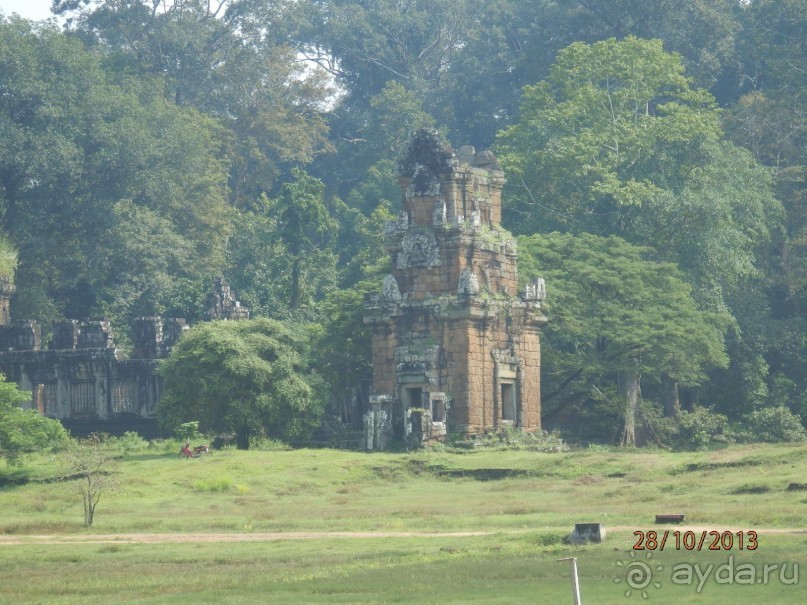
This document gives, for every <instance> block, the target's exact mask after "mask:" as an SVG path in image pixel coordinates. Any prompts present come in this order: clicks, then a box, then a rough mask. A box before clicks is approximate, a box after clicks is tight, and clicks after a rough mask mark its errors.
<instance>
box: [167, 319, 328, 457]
mask: <svg viewBox="0 0 807 605" xmlns="http://www.w3.org/2000/svg"><path fill="white" fill-rule="evenodd" d="M305 351H306V344H305V341H304V335H303V334H301V333H296V332H293V331H292V330H291V329H289V328H287V327H286V326H284V325H283V324H281V323H279V322H277V321H273V320H270V319H255V320H248V321H244V320H242V321H214V322H208V323H204V324H200V325H197V326H194V327H193V328H191V330H190V331H188V332H187V333H186V334H184V335H183V337H182V338H181V339H180V341H179V343H177V345H176V347H175V348H174V350H173V351H172V354H171V356H170V357H169V358H168V359H166V360H165V361H164V362H163V363H162V365H161V367H160V373H161V375H162V376H163V378H164V380H165V389H164V393H163V397H162V398H161V400H160V405H159V408H158V416H159V419H160V423H161V424H162V425H163V426H164V427H166V428H167V429H170V430H176V428H177V427H178V426H179V425H180V424H182V423H183V422H189V421H190V419H191V418H193V419H197V420H198V421H199V427H200V429H201V430H202V431H205V432H227V431H232V432H235V434H236V441H237V444H238V447H240V448H243V449H246V448H248V447H249V444H250V438H251V437H252V436H253V435H260V434H261V432H262V431H266V433H267V434H268V436H270V437H274V438H279V439H300V438H303V437H304V436H305V435H306V434H307V433H308V432H309V431H310V430H312V428H313V427H314V426H316V423H317V422H318V421H319V417H320V414H321V411H322V399H321V394H320V393H319V392H318V390H317V389H315V386H316V383H317V377H316V375H314V374H311V375H306V367H305V360H304V353H305Z"/></svg>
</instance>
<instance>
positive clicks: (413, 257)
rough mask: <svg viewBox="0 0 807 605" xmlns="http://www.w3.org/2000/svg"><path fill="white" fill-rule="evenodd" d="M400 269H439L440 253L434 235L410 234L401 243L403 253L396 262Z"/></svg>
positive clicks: (428, 233) (416, 232) (424, 233)
mask: <svg viewBox="0 0 807 605" xmlns="http://www.w3.org/2000/svg"><path fill="white" fill-rule="evenodd" d="M396 266H397V268H398V269H407V268H409V267H439V266H440V253H439V250H438V248H437V240H436V239H435V237H434V233H431V232H428V231H426V232H423V231H415V232H412V233H408V234H407V235H406V236H405V237H404V239H403V241H402V242H401V251H400V252H399V253H398V258H397V260H396Z"/></svg>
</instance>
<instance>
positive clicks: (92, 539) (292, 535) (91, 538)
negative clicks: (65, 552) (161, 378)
mask: <svg viewBox="0 0 807 605" xmlns="http://www.w3.org/2000/svg"><path fill="white" fill-rule="evenodd" d="M492 533H493V532H488V531H458V532H426V533H424V532H407V531H394V532H391V531H383V532H369V531H368V532H360V531H359V532H356V531H351V532H340V531H335V532H272V533H257V532H256V533H242V534H235V533H233V534H222V533H217V534H198V533H187V534H184V533H183V534H179V533H175V534H72V535H61V536H53V535H51V536H40V535H14V536H7V535H0V544H2V545H20V544H178V543H186V542H199V543H204V542H276V541H279V540H328V539H344V538H347V539H369V538H468V537H474V536H488V535H491V534H492Z"/></svg>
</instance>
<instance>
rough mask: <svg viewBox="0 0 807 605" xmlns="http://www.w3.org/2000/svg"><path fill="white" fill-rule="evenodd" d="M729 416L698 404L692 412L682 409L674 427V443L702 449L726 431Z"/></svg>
mask: <svg viewBox="0 0 807 605" xmlns="http://www.w3.org/2000/svg"><path fill="white" fill-rule="evenodd" d="M727 428H728V418H726V417H725V416H724V415H723V414H718V413H717V412H714V411H713V410H712V408H704V407H701V406H698V405H696V406H695V407H694V408H693V409H692V411H691V412H687V411H686V410H681V411H680V412H679V413H678V416H677V417H676V422H675V426H674V429H673V437H672V438H673V443H674V445H675V447H676V448H677V449H683V450H692V449H702V448H704V447H706V446H707V445H709V443H710V442H711V441H713V440H715V438H716V437H718V436H719V435H722V434H724V433H725V431H726V429H727Z"/></svg>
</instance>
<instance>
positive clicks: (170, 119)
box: [0, 20, 228, 320]
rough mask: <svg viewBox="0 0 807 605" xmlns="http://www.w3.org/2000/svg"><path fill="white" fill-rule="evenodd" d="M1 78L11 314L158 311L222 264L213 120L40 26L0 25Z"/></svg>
mask: <svg viewBox="0 0 807 605" xmlns="http://www.w3.org/2000/svg"><path fill="white" fill-rule="evenodd" d="M0 74H2V80H3V95H2V99H3V102H2V103H0V121H2V123H3V124H4V128H3V139H4V144H3V146H2V149H0V174H2V175H3V177H2V181H3V185H2V187H0V211H1V213H2V214H1V216H2V219H1V220H0V223H2V227H3V229H4V232H5V233H6V234H7V236H8V238H9V240H10V241H11V242H12V243H13V244H14V245H15V247H16V248H17V249H18V251H19V258H20V266H19V268H18V271H17V285H18V287H19V290H20V292H21V293H23V297H24V303H25V305H24V306H23V305H22V304H18V305H17V306H16V308H17V311H16V312H20V311H23V310H24V312H25V314H26V315H27V316H28V317H32V318H36V319H45V320H51V319H57V318H59V317H60V316H63V315H67V316H71V317H86V316H91V315H94V314H107V315H109V316H110V317H111V318H112V319H123V320H128V319H130V318H131V316H132V315H144V314H145V315H152V314H158V313H161V312H162V311H164V309H165V299H166V298H168V297H170V292H171V290H173V288H174V287H175V284H177V283H181V282H183V281H184V280H188V279H193V278H194V277H198V276H199V275H200V274H202V273H207V272H208V271H210V269H211V267H216V266H219V265H220V263H221V261H222V252H223V247H224V243H225V239H226V236H227V231H228V224H227V217H226V214H225V209H226V190H225V186H226V164H225V161H224V159H223V158H222V157H221V154H220V147H221V144H222V140H223V138H224V137H225V133H224V131H223V130H222V129H220V128H219V127H218V126H217V124H216V122H215V121H213V120H212V119H210V118H208V117H205V116H203V115H201V114H200V113H199V112H197V111H194V110H192V109H190V108H180V107H177V106H176V105H175V104H172V103H169V102H167V101H166V100H165V99H164V98H163V97H162V96H161V95H160V94H159V90H158V89H159V83H158V82H155V81H154V80H153V79H151V78H146V77H144V78H143V79H136V78H127V79H125V80H124V81H123V82H120V83H116V82H115V81H114V80H115V78H114V77H113V75H112V74H111V73H110V72H108V71H107V66H106V65H105V64H104V63H103V62H102V60H101V57H100V56H99V55H98V54H97V53H93V52H91V51H88V50H86V49H85V48H84V47H83V46H82V45H81V43H80V42H79V41H78V40H77V39H75V38H72V37H67V36H65V35H64V34H62V33H61V32H59V31H58V30H56V29H55V28H53V27H50V26H46V25H39V26H36V27H34V26H32V25H31V24H29V23H27V22H25V21H21V20H10V21H6V20H2V21H0ZM43 234H45V236H43ZM16 312H15V313H16Z"/></svg>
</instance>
